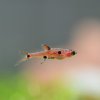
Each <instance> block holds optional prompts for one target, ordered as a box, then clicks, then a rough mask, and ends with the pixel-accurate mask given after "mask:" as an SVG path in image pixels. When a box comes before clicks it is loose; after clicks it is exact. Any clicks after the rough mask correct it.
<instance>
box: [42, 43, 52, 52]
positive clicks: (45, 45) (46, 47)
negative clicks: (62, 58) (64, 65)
mask: <svg viewBox="0 0 100 100" xmlns="http://www.w3.org/2000/svg"><path fill="white" fill-rule="evenodd" d="M42 48H43V49H44V50H45V51H47V50H50V49H51V48H50V47H49V46H48V45H47V44H43V45H42Z"/></svg>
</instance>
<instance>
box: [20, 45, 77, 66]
mask: <svg viewBox="0 0 100 100" xmlns="http://www.w3.org/2000/svg"><path fill="white" fill-rule="evenodd" d="M42 48H43V51H40V52H33V53H29V52H26V51H21V52H22V53H23V54H25V57H24V58H23V59H21V60H20V62H24V61H26V60H29V59H32V58H42V59H43V60H44V61H46V60H47V59H57V60H63V59H65V58H69V57H72V56H74V55H76V54H77V52H76V51H75V50H71V49H63V48H51V47H50V46H49V45H47V44H43V45H42ZM42 63H43V62H42ZM42 63H41V64H42Z"/></svg>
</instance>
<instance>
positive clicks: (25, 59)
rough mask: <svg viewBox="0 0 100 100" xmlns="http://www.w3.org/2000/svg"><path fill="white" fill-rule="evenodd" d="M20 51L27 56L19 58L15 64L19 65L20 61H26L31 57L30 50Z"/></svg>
mask: <svg viewBox="0 0 100 100" xmlns="http://www.w3.org/2000/svg"><path fill="white" fill-rule="evenodd" d="M20 52H21V53H23V54H24V55H25V56H24V57H23V58H22V59H21V60H19V61H18V62H17V64H16V65H15V66H18V65H19V64H20V63H22V62H25V61H27V60H28V59H29V57H28V56H29V53H28V52H26V51H20Z"/></svg>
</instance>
